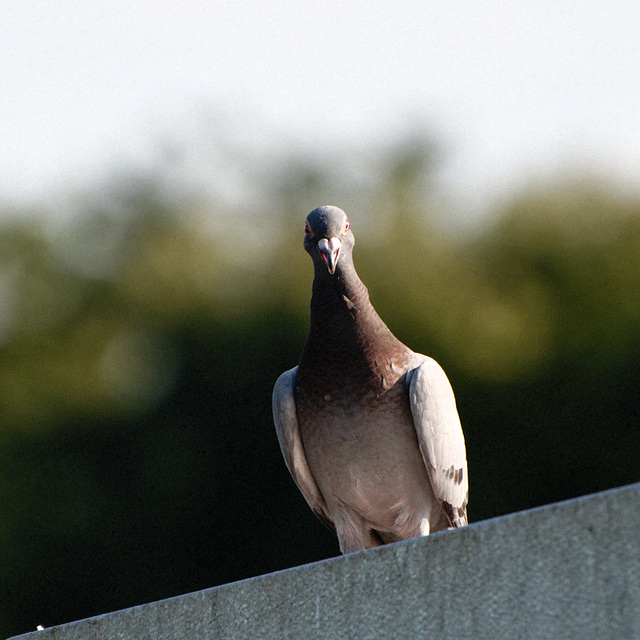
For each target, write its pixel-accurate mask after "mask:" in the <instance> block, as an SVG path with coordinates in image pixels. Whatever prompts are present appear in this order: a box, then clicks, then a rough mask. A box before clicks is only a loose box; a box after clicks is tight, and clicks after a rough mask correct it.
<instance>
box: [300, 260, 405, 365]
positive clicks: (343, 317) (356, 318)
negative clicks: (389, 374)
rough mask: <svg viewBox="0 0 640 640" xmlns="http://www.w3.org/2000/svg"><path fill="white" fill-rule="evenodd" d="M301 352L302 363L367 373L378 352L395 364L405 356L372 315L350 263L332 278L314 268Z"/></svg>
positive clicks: (375, 362)
mask: <svg viewBox="0 0 640 640" xmlns="http://www.w3.org/2000/svg"><path fill="white" fill-rule="evenodd" d="M345 266H346V267H347V268H344V267H345ZM305 352H306V357H305V358H304V359H305V360H306V359H307V357H308V358H309V359H310V360H314V359H315V358H316V357H321V358H325V359H326V358H330V359H333V360H335V364H336V365H337V366H339V367H346V368H347V369H349V368H350V367H351V366H353V367H360V366H363V365H364V366H365V368H367V369H370V370H373V369H377V367H378V364H377V359H378V358H379V355H378V354H380V353H384V354H385V355H386V356H389V357H391V358H392V359H394V360H398V361H404V360H405V359H406V357H407V354H408V353H409V351H408V349H407V348H406V347H405V346H404V345H403V344H402V343H401V342H400V341H399V340H398V339H397V338H396V337H395V336H394V335H393V334H392V333H391V331H389V329H388V328H387V326H386V325H385V323H384V322H383V321H382V319H381V318H380V316H379V315H378V314H377V313H376V310H375V309H374V308H373V305H372V304H371V302H370V300H369V293H368V291H367V288H366V287H365V285H364V284H363V282H362V281H361V280H360V278H359V277H358V274H357V273H356V271H355V269H354V268H353V265H352V264H347V265H344V266H343V268H342V269H339V270H337V271H336V273H335V274H334V275H331V274H329V273H328V271H327V269H326V268H324V269H316V274H315V278H314V280H313V292H312V296H311V323H310V328H309V338H308V340H307V345H306V348H305ZM345 373H346V371H345Z"/></svg>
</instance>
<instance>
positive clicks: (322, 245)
mask: <svg viewBox="0 0 640 640" xmlns="http://www.w3.org/2000/svg"><path fill="white" fill-rule="evenodd" d="M341 246H342V243H341V242H340V240H338V238H329V239H328V240H327V239H326V238H321V239H320V241H319V242H318V249H320V255H321V256H322V259H323V260H324V262H325V264H326V265H327V269H329V273H331V274H333V273H335V270H336V265H337V264H338V256H339V254H340V247H341Z"/></svg>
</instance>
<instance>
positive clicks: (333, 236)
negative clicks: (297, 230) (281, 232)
mask: <svg viewBox="0 0 640 640" xmlns="http://www.w3.org/2000/svg"><path fill="white" fill-rule="evenodd" d="M350 227H351V225H350V224H349V219H348V218H347V214H346V213H345V212H344V211H343V210H342V209H339V208H338V207H331V206H324V207H318V208H317V209H314V210H313V211H312V212H311V213H310V214H309V215H308V216H307V219H306V221H305V224H304V248H305V249H306V251H307V252H308V253H309V255H310V256H311V257H312V258H313V262H314V264H315V265H316V268H318V267H321V268H324V267H326V268H327V270H328V271H329V273H330V274H331V275H333V274H334V273H335V271H336V267H337V265H338V260H339V259H340V258H341V256H342V261H343V262H344V260H345V256H349V257H350V255H351V249H352V248H353V245H354V243H355V238H354V237H353V233H352V232H351V229H350Z"/></svg>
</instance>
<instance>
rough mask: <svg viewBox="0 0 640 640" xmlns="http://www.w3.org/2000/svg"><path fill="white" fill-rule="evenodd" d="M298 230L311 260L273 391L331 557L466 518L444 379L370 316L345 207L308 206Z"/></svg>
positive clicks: (454, 414) (279, 423)
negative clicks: (334, 548) (296, 332)
mask: <svg viewBox="0 0 640 640" xmlns="http://www.w3.org/2000/svg"><path fill="white" fill-rule="evenodd" d="M304 233H305V237H304V248H305V249H306V251H307V252H308V253H309V254H310V256H311V258H312V259H313V266H314V279H313V288H312V295H311V318H310V327H309V334H308V337H307V341H306V344H305V346H304V349H303V351H302V355H301V357H300V361H299V363H298V365H297V366H296V367H294V368H293V369H290V370H289V371H285V372H284V373H283V374H282V375H281V376H280V377H279V378H278V380H277V381H276V384H275V387H274V389H273V418H274V424H275V428H276V433H277V436H278V441H279V444H280V449H281V451H282V454H283V457H284V460H285V464H286V466H287V468H288V469H289V472H290V473H291V475H292V477H293V480H294V481H295V483H296V484H297V486H298V488H299V489H300V491H301V492H302V495H303V496H304V498H305V499H306V501H307V503H308V504H309V506H310V507H311V509H312V510H313V512H314V513H315V514H316V515H317V516H318V518H319V519H320V520H321V521H322V522H324V523H325V524H326V525H327V526H328V527H330V528H331V529H333V530H335V532H336V534H337V536H338V542H339V545H340V551H341V552H342V553H352V552H354V551H361V550H363V549H369V548H372V547H377V546H381V545H384V544H388V543H391V542H396V541H399V540H406V539H411V538H417V537H420V536H425V535H428V534H430V533H433V532H436V531H442V530H445V529H453V528H456V527H461V526H464V525H466V524H467V523H468V520H467V501H468V477H467V459H466V449H465V443H464V436H463V433H462V428H461V426H460V419H459V417H458V411H457V408H456V402H455V398H454V394H453V391H452V388H451V385H450V383H449V380H448V379H447V376H446V375H445V373H444V371H443V370H442V368H441V367H440V365H438V363H437V362H436V361H435V360H433V359H432V358H429V357H427V356H424V355H421V354H419V353H414V352H413V351H411V350H410V349H409V348H408V347H406V346H405V345H404V344H403V343H402V342H400V340H398V339H397V338H396V337H395V336H394V335H393V334H392V333H391V331H390V330H389V329H388V328H387V326H386V325H385V324H384V322H383V321H382V320H381V318H380V317H379V316H378V314H377V313H376V311H375V309H374V308H373V306H372V304H371V302H370V301H369V294H368V291H367V288H366V287H365V285H364V284H363V283H362V281H361V280H360V278H359V277H358V274H357V273H356V270H355V268H354V265H353V258H352V250H353V246H354V243H355V238H354V235H353V232H352V230H351V225H350V223H349V220H348V218H347V215H346V214H345V212H344V211H343V210H342V209H339V208H338V207H334V206H323V207H318V208H317V209H314V210H313V211H312V212H311V213H310V214H309V215H308V216H307V219H306V222H305V227H304Z"/></svg>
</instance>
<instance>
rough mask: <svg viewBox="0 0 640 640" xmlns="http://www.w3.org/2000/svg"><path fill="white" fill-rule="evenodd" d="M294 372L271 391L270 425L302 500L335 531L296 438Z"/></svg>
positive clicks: (285, 375) (279, 380)
mask: <svg viewBox="0 0 640 640" xmlns="http://www.w3.org/2000/svg"><path fill="white" fill-rule="evenodd" d="M297 371H298V367H294V368H293V369H290V370H289V371H285V372H284V373H283V374H282V375H281V376H280V377H279V378H278V379H277V381H276V384H275V386H274V387H273V398H272V402H273V404H272V406H273V421H274V424H275V427H276V433H277V434H278V442H279V443H280V450H281V451H282V455H283V456H284V461H285V464H286V465H287V469H289V472H290V473H291V476H292V477H293V480H294V481H295V483H296V484H297V485H298V489H300V491H301V493H302V495H303V496H304V498H305V500H306V501H307V502H308V503H309V506H310V507H311V509H312V510H313V512H314V513H315V514H316V516H318V518H319V519H320V520H321V521H322V522H323V523H324V524H326V525H327V526H328V527H329V528H330V529H335V525H334V524H333V520H332V519H331V516H330V515H329V509H328V508H327V505H326V503H325V501H324V498H323V497H322V494H321V493H320V489H319V488H318V485H317V484H316V481H315V480H314V478H313V475H311V469H309V464H308V463H307V457H306V455H305V452H304V446H303V444H302V438H301V437H300V427H299V426H298V416H297V414H296V400H295V396H294V388H295V383H296V373H297Z"/></svg>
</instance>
